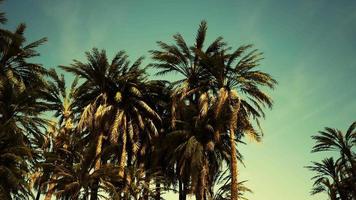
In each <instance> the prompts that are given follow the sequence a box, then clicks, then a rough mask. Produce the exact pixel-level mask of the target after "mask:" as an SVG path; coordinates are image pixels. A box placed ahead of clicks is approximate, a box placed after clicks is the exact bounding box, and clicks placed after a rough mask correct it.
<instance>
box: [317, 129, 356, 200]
mask: <svg viewBox="0 0 356 200" xmlns="http://www.w3.org/2000/svg"><path fill="white" fill-rule="evenodd" d="M355 127H356V122H353V123H352V124H351V126H350V127H349V128H348V130H347V131H346V134H343V133H342V131H340V130H337V129H333V128H328V127H326V128H325V130H324V131H319V134H318V135H314V136H312V138H313V139H314V140H315V141H316V144H315V145H314V147H313V149H312V152H321V151H338V152H339V154H340V157H341V161H342V164H343V165H344V168H345V170H346V173H345V174H349V178H348V179H349V180H348V182H349V183H350V184H351V185H350V187H349V188H353V189H352V192H353V195H354V198H356V189H355V188H356V185H355V183H356V156H355V153H354V152H353V151H352V150H353V148H354V147H355V146H356V131H355ZM350 192H351V191H350Z"/></svg>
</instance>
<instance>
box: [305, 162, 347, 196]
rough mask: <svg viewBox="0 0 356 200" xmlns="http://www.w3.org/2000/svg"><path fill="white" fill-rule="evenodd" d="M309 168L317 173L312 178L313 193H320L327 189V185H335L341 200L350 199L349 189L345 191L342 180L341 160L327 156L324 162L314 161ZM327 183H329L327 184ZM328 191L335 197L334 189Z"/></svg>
mask: <svg viewBox="0 0 356 200" xmlns="http://www.w3.org/2000/svg"><path fill="white" fill-rule="evenodd" d="M307 168H308V169H309V170H311V171H313V172H315V173H316V175H315V176H314V177H313V178H312V180H314V189H313V191H312V193H319V191H320V192H321V191H322V190H325V189H326V188H325V186H327V185H328V186H333V187H335V189H336V191H337V194H338V196H339V197H340V199H341V200H348V199H350V197H349V195H351V194H348V193H347V191H345V189H344V187H343V185H342V180H341V174H340V173H341V166H340V160H338V161H336V162H335V161H334V159H333V158H332V157H331V158H326V159H324V160H322V162H320V163H319V162H313V165H312V166H307ZM325 184H327V185H325ZM328 192H329V194H330V195H332V196H330V198H331V199H332V198H334V190H329V188H328Z"/></svg>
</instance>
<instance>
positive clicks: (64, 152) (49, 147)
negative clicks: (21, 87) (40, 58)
mask: <svg viewBox="0 0 356 200" xmlns="http://www.w3.org/2000/svg"><path fill="white" fill-rule="evenodd" d="M48 75H49V78H50V80H49V81H46V87H45V89H44V90H42V93H41V96H42V97H43V99H45V100H46V101H45V102H43V103H44V104H46V107H47V108H48V109H49V110H50V111H53V112H54V116H55V117H56V118H57V120H55V121H53V125H51V126H53V128H52V130H50V131H49V132H48V133H49V134H47V135H46V138H47V139H46V140H47V142H46V144H45V145H44V146H43V152H44V153H43V154H44V155H43V156H44V158H43V159H42V161H41V162H40V164H39V170H38V171H36V173H38V172H40V173H41V176H39V177H37V178H38V181H37V184H38V186H37V187H38V192H39V193H40V192H41V189H42V188H44V186H45V185H46V183H49V184H47V186H48V187H47V191H46V195H45V200H50V199H51V198H52V194H53V192H54V190H53V188H54V183H53V180H51V179H56V174H55V171H56V167H57V166H58V165H61V164H63V161H68V162H70V159H68V153H69V151H68V150H69V149H68V148H70V147H71V143H72V141H73V139H74V137H73V136H72V133H73V129H74V124H73V120H74V117H75V116H74V114H75V113H73V111H72V110H73V94H74V92H75V89H76V85H77V83H78V79H77V78H76V79H75V80H74V81H73V83H72V85H71V87H70V90H69V92H68V91H66V84H65V80H64V75H61V76H59V75H58V74H57V72H56V71H55V70H54V69H51V70H49V71H48ZM51 126H49V127H51ZM39 193H38V194H39ZM37 198H38V199H39V195H37Z"/></svg>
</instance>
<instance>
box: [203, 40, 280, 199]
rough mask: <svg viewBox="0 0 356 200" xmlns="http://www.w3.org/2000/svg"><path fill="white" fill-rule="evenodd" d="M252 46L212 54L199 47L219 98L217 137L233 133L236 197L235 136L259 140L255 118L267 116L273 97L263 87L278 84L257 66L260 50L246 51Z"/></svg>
mask: <svg viewBox="0 0 356 200" xmlns="http://www.w3.org/2000/svg"><path fill="white" fill-rule="evenodd" d="M251 47H252V45H245V46H241V47H239V48H237V49H236V50H235V51H233V52H232V53H227V51H228V48H226V49H224V50H221V51H220V52H217V53H213V54H207V53H204V52H201V51H199V50H196V51H197V52H198V54H199V55H200V57H201V65H202V66H204V68H205V69H206V70H207V74H209V77H210V80H211V81H210V82H209V84H210V85H209V87H210V88H211V91H212V93H213V95H215V98H216V101H215V112H214V113H215V115H214V116H215V120H216V129H215V140H216V141H217V142H218V141H219V135H220V133H221V132H229V135H230V146H231V167H230V169H231V176H232V184H231V187H232V188H231V190H232V191H231V195H232V196H231V199H233V200H236V199H237V194H238V190H237V185H238V181H237V174H238V173H237V170H238V169H237V156H236V145H235V142H236V139H239V138H241V137H242V136H244V135H248V136H251V137H252V138H253V139H255V140H256V141H259V140H260V134H259V133H258V131H257V130H256V129H255V128H254V127H253V124H252V120H254V121H255V122H256V124H257V125H258V126H259V118H261V117H264V111H263V109H262V108H263V107H265V106H268V107H269V108H271V106H272V99H271V97H270V96H268V95H267V94H266V93H265V92H264V91H262V90H261V88H262V87H268V88H271V89H273V88H274V86H275V84H276V83H277V82H276V80H274V79H273V78H272V77H271V76H270V75H269V74H267V73H265V72H261V71H259V70H257V69H256V68H257V67H258V66H259V61H260V60H261V59H262V58H261V57H260V56H261V53H259V52H258V51H257V50H252V51H249V52H247V51H248V50H249V49H250V48H251ZM207 95H208V94H207ZM236 134H237V137H236Z"/></svg>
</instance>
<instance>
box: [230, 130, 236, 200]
mask: <svg viewBox="0 0 356 200" xmlns="http://www.w3.org/2000/svg"><path fill="white" fill-rule="evenodd" d="M230 146H231V167H230V170H231V200H237V198H238V188H237V186H238V185H237V184H238V182H237V174H238V171H237V170H238V168H237V154H236V146H235V130H234V128H233V127H232V126H231V127H230Z"/></svg>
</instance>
